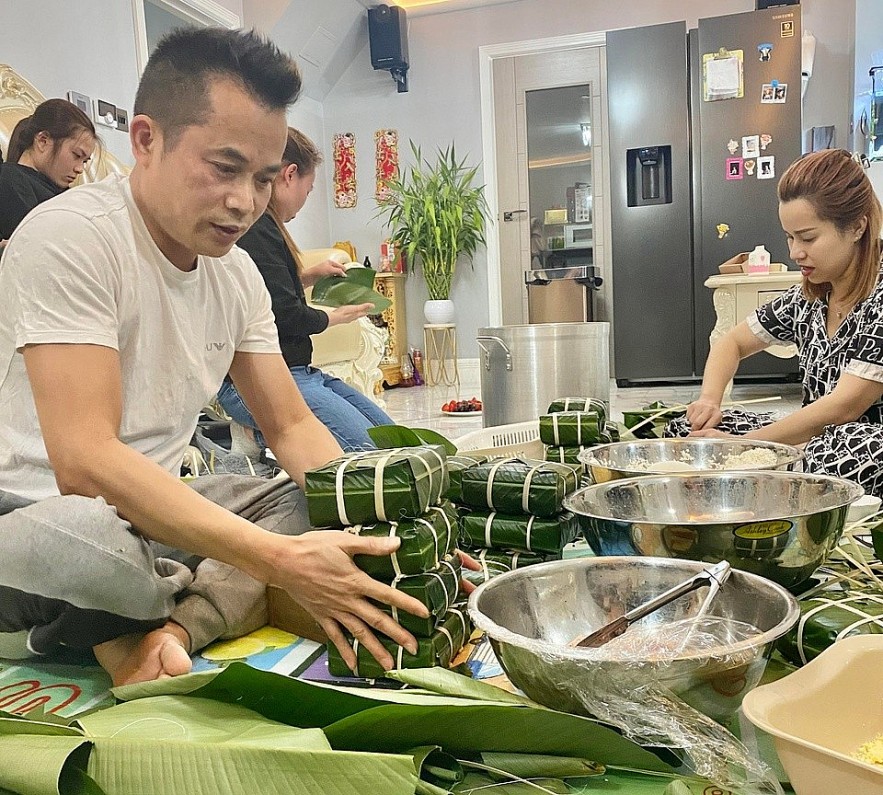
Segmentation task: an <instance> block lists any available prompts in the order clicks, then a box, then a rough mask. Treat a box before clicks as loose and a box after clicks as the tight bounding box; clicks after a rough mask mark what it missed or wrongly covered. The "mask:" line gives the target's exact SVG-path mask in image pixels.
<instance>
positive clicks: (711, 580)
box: [567, 560, 731, 649]
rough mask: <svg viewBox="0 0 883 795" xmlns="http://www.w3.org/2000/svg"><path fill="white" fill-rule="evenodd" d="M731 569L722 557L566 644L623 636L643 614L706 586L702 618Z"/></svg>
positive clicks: (590, 644)
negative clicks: (706, 567) (672, 586)
mask: <svg viewBox="0 0 883 795" xmlns="http://www.w3.org/2000/svg"><path fill="white" fill-rule="evenodd" d="M730 571H731V568H730V564H729V563H727V561H725V560H722V561H721V562H720V563H718V564H716V565H714V566H712V567H711V568H710V569H705V570H704V571H700V572H699V573H698V574H696V575H694V576H693V577H690V579H689V580H684V582H682V583H681V584H680V585H675V586H674V588H669V589H668V590H667V591H665V592H664V593H661V594H659V596H655V597H654V598H653V599H650V600H649V601H647V602H644V604H642V605H639V606H638V607H636V608H634V609H633V610H629V612H628V613H625V614H624V615H621V616H620V617H619V618H615V619H613V621H611V622H610V623H608V624H605V625H604V626H603V627H601V628H600V629H596V630H595V631H594V632H592V633H591V634H590V635H586V636H585V637H579V638H575V639H574V640H572V641H571V642H570V643H569V644H567V645H568V646H572V647H579V648H590V649H595V648H597V647H598V646H603V645H604V644H605V643H608V642H610V641H611V640H613V638H616V637H619V636H620V635H622V633H623V632H625V631H626V630H627V629H628V628H629V627H630V626H631V625H632V624H634V623H635V622H636V621H639V620H640V619H642V618H644V616H647V615H650V613H653V612H655V611H656V610H658V609H659V608H660V607H664V606H665V605H667V604H668V603H669V602H673V601H674V600H675V599H679V598H680V597H681V596H684V595H685V594H688V593H691V592H692V591H695V590H696V589H697V588H704V587H706V586H707V587H708V589H709V590H708V595H707V596H706V597H705V599H704V600H703V601H702V605H701V606H700V608H699V612H698V614H697V618H698V617H702V616H704V615H705V614H706V613H707V612H708V609H709V607H710V606H711V602H712V600H713V599H714V598H715V597H716V596H717V594H718V592H719V591H720V589H721V586H722V585H723V584H724V583H725V582H726V581H727V579H728V578H729V576H730Z"/></svg>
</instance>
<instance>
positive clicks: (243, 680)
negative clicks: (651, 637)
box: [114, 662, 674, 795]
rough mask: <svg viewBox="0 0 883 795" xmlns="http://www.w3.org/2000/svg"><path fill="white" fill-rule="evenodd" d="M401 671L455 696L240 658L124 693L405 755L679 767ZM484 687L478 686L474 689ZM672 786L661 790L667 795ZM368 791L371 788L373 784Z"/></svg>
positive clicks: (570, 718) (614, 737)
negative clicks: (242, 713)
mask: <svg viewBox="0 0 883 795" xmlns="http://www.w3.org/2000/svg"><path fill="white" fill-rule="evenodd" d="M391 674H392V676H393V677H395V678H399V679H401V681H405V679H404V678H403V677H404V676H405V675H408V676H416V675H418V674H419V675H420V676H421V680H420V681H422V682H424V683H425V684H430V683H434V684H435V686H437V687H438V688H439V689H442V690H444V691H445V692H448V693H451V694H452V695H443V694H438V693H427V692H416V691H413V690H410V691H409V690H397V691H391V690H380V689H371V690H365V689H355V688H343V687H336V686H329V685H318V684H313V683H310V682H307V681H304V680H300V679H292V678H289V677H287V676H282V675H279V674H274V673H269V672H266V671H258V670H256V669H254V668H249V667H248V666H247V665H245V664H244V663H239V662H233V663H231V664H230V665H229V666H227V667H226V668H223V669H221V670H217V671H206V672H204V673H198V674H189V675H187V676H181V677H174V678H173V679H163V680H158V681H155V682H146V683H143V684H137V685H128V686H126V687H121V688H116V689H115V690H114V694H115V695H116V696H117V697H118V698H122V699H133V698H145V697H148V696H152V695H158V694H162V693H179V694H182V693H190V694H192V695H197V696H199V697H200V698H212V699H216V700H219V701H224V702H227V703H237V704H239V705H240V706H242V707H244V708H247V709H253V710H255V711H256V712H260V713H261V714H262V715H264V716H265V717H267V718H269V719H271V720H277V721H279V722H282V723H287V724H288V725H290V726H300V727H303V728H316V727H320V728H323V729H324V731H325V735H326V736H327V737H328V740H329V742H330V743H331V747H332V748H340V749H345V750H360V751H373V750H382V751H383V752H385V753H398V752H406V751H407V750H408V749H411V748H414V747H415V746H420V745H439V746H441V747H442V748H444V749H445V751H446V752H447V753H450V754H467V755H468V754H470V753H475V752H477V751H483V752H488V751H511V752H515V753H540V754H551V755H554V756H575V757H579V758H591V759H593V760H597V761H598V762H599V763H601V764H604V765H608V766H610V765H616V766H621V767H628V768H634V769H637V770H642V771H658V772H661V773H673V772H674V771H673V770H672V768H671V767H669V766H668V765H667V764H666V763H665V762H663V761H662V760H661V759H660V758H659V757H657V756H656V755H655V754H653V753H651V752H650V751H647V750H645V749H643V748H641V747H640V746H639V745H637V744H636V743H634V742H632V741H631V740H628V739H626V738H625V737H623V736H622V735H620V734H619V733H617V732H616V731H614V730H613V729H611V728H608V727H607V726H605V725H603V724H601V723H599V722H598V721H595V720H592V719H591V718H584V717H581V716H578V715H569V714H566V713H563V712H556V711H554V710H550V709H546V708H544V707H540V706H531V705H530V702H527V701H526V702H525V703H524V704H513V703H509V701H508V700H489V699H484V700H482V699H480V698H474V697H470V696H469V695H466V693H467V692H472V691H471V690H468V691H464V689H463V687H461V686H460V685H459V684H453V685H452V684H451V682H455V683H459V682H460V681H461V680H464V679H466V678H465V677H460V676H458V675H457V674H454V673H451V672H438V671H436V670H435V669H432V670H430V671H420V672H417V671H410V672H404V671H398V672H391ZM466 681H467V682H468V681H469V680H466ZM474 684H478V683H472V684H471V685H468V687H469V688H471V687H472V686H473V685H474ZM464 687H465V685H464ZM485 687H486V688H492V686H491V685H485ZM496 690H497V689H496V688H492V690H491V691H490V692H492V691H496ZM482 692H488V691H482ZM498 692H499V694H500V695H499V697H498V698H499V699H508V698H511V694H508V695H507V694H505V693H504V692H503V691H498ZM662 789H663V788H662V787H660V788H659V790H658V793H659V794H660V795H661V790H662ZM317 791H318V790H317ZM362 791H363V792H371V790H368V789H367V788H366V789H363V790H362ZM648 792H650V791H649V790H648ZM372 795H374V794H373V792H372ZM654 795H656V793H654Z"/></svg>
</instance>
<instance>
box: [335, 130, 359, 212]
mask: <svg viewBox="0 0 883 795" xmlns="http://www.w3.org/2000/svg"><path fill="white" fill-rule="evenodd" d="M332 141H333V146H332V152H333V153H334V206H335V207H337V208H338V209H348V208H351V207H355V206H356V136H355V135H354V134H353V133H351V132H348V133H335V134H334V137H333V139H332Z"/></svg>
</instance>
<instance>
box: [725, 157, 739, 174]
mask: <svg viewBox="0 0 883 795" xmlns="http://www.w3.org/2000/svg"><path fill="white" fill-rule="evenodd" d="M727 179H742V158H741V157H728V158H727Z"/></svg>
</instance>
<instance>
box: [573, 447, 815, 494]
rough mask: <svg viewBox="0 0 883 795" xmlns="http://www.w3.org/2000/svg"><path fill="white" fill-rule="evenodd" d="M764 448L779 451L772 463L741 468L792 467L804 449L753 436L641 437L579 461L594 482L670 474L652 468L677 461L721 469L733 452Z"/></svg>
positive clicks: (698, 467) (598, 449)
mask: <svg viewBox="0 0 883 795" xmlns="http://www.w3.org/2000/svg"><path fill="white" fill-rule="evenodd" d="M757 448H762V449H764V450H771V451H772V452H774V453H775V454H776V462H775V464H772V465H771V466H758V467H740V469H750V470H754V469H758V470H768V469H793V468H794V465H795V464H797V462H798V461H800V460H801V459H802V458H803V451H802V450H800V449H799V448H797V447H792V446H791V445H788V444H779V443H778V442H761V441H756V440H754V439H704V438H701V437H697V438H692V437H690V438H683V439H638V440H635V441H631V442H613V443H612V444H602V445H599V446H597V447H593V448H591V449H589V450H584V451H583V452H581V453H580V455H579V458H580V461H581V462H582V463H583V464H585V466H586V470H587V471H588V473H589V475H591V477H592V480H593V481H594V482H595V483H607V482H608V481H611V480H621V479H624V478H635V477H645V476H649V475H658V474H671V473H667V472H662V473H660V472H659V471H655V472H654V471H653V468H654V465H660V464H662V465H665V464H668V463H669V462H673V461H677V462H679V463H682V464H686V465H688V466H690V467H691V468H692V469H694V470H696V471H709V472H710V471H715V470H718V471H720V466H721V464H723V462H724V461H726V459H727V457H728V456H729V455H732V454H739V453H743V452H745V451H747V450H754V449H757Z"/></svg>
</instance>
